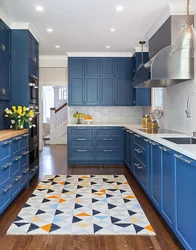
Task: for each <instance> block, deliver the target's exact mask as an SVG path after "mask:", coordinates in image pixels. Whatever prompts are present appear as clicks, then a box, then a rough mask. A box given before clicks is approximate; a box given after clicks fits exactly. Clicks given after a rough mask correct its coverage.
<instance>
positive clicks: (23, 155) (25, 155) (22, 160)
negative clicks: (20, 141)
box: [20, 151, 29, 168]
mask: <svg viewBox="0 0 196 250" xmlns="http://www.w3.org/2000/svg"><path fill="white" fill-rule="evenodd" d="M26 164H29V151H24V152H22V153H21V158H20V166H21V168H23V166H25V165H26Z"/></svg>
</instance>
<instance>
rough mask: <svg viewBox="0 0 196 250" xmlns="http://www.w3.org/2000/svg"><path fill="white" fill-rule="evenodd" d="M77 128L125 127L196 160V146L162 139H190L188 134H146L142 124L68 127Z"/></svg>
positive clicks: (75, 125)
mask: <svg viewBox="0 0 196 250" xmlns="http://www.w3.org/2000/svg"><path fill="white" fill-rule="evenodd" d="M77 126H83V127H91V126H92V127H95V126H96V127H99V126H100V127H101V126H103V127H125V128H127V129H129V130H131V131H133V132H135V133H137V134H140V135H142V136H144V137H146V138H148V139H151V140H152V141H155V142H157V143H160V144H162V145H163V146H165V147H168V148H171V149H172V150H174V151H176V152H178V153H180V154H183V155H185V156H188V157H190V158H192V159H194V160H196V144H191V145H189V144H176V143H173V142H170V141H167V140H165V139H163V138H162V137H190V135H187V134H182V133H179V132H175V131H174V133H168V134H167V133H166V134H162V133H161V134H159V133H158V134H148V133H146V132H143V131H141V130H139V129H141V128H142V127H141V124H90V125H87V124H81V125H78V124H68V127H77Z"/></svg>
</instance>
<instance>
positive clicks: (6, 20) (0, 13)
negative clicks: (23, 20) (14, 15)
mask: <svg viewBox="0 0 196 250" xmlns="http://www.w3.org/2000/svg"><path fill="white" fill-rule="evenodd" d="M0 19H2V20H3V21H4V23H5V24H7V26H9V27H11V25H12V21H11V20H10V19H9V18H8V16H7V15H6V14H5V12H4V11H2V10H1V9H0Z"/></svg>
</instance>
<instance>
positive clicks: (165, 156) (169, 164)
mask: <svg viewBox="0 0 196 250" xmlns="http://www.w3.org/2000/svg"><path fill="white" fill-rule="evenodd" d="M162 197H163V199H162V201H163V202H162V209H161V210H162V213H163V216H164V218H165V219H166V221H167V222H168V224H169V225H170V226H171V227H172V225H173V220H174V155H173V154H172V153H170V152H169V151H168V152H166V151H163V150H162Z"/></svg>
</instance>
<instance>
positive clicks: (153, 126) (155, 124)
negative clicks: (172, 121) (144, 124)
mask: <svg viewBox="0 0 196 250" xmlns="http://www.w3.org/2000/svg"><path fill="white" fill-rule="evenodd" d="M158 127H159V125H158V122H157V120H152V119H150V120H149V121H148V129H152V130H153V129H158Z"/></svg>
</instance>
